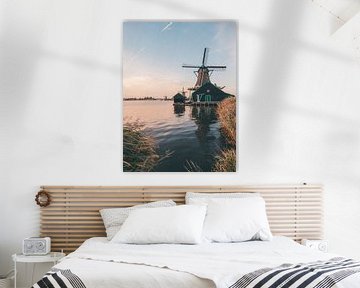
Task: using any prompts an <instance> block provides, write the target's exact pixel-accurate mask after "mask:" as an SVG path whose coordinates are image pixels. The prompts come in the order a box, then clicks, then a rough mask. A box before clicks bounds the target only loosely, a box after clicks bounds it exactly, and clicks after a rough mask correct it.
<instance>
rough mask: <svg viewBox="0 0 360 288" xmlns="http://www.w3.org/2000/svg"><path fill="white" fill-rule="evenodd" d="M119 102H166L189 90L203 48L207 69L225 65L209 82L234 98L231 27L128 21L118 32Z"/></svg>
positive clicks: (226, 24) (234, 29)
mask: <svg viewBox="0 0 360 288" xmlns="http://www.w3.org/2000/svg"><path fill="white" fill-rule="evenodd" d="M123 35H124V36H123V37H124V38H123V43H124V44H123V45H124V46H123V89H124V97H127V98H129V97H146V96H152V97H164V96H168V97H171V96H173V95H175V94H176V93H177V92H178V91H181V90H182V87H185V89H186V88H188V87H193V86H194V84H195V80H196V78H195V75H194V73H193V69H185V68H182V67H181V66H182V65H183V64H192V65H200V64H201V61H202V55H203V52H204V48H205V47H208V48H210V50H209V56H208V61H207V64H208V65H226V66H227V68H226V70H225V71H214V73H213V74H212V76H211V78H210V79H211V81H212V82H213V83H216V84H217V85H218V86H226V87H225V89H224V91H225V92H228V93H231V94H233V95H236V63H237V61H236V51H237V25H236V22H233V21H218V22H165V21H164V22H146V21H128V22H125V23H124V30H123Z"/></svg>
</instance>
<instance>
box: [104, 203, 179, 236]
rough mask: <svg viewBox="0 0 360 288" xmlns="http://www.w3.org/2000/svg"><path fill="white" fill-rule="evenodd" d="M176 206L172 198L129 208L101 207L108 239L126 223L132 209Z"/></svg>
mask: <svg viewBox="0 0 360 288" xmlns="http://www.w3.org/2000/svg"><path fill="white" fill-rule="evenodd" d="M170 206H176V203H175V202H174V201H172V200H164V201H156V202H150V203H146V204H140V205H135V206H132V207H128V208H109V209H101V210H100V214H101V217H102V219H103V222H104V226H105V229H106V235H107V239H108V240H111V239H112V238H113V237H114V236H115V234H116V233H117V232H118V231H119V230H120V228H121V225H122V224H123V223H124V221H125V220H126V218H127V217H128V216H129V213H130V212H131V211H132V210H135V209H139V208H153V207H170Z"/></svg>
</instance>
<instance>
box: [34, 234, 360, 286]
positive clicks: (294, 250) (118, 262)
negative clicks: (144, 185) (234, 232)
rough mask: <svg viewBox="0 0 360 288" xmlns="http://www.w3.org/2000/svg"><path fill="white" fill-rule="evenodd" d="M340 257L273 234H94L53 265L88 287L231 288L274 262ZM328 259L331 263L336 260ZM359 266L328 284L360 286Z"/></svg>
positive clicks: (274, 265)
mask: <svg viewBox="0 0 360 288" xmlns="http://www.w3.org/2000/svg"><path fill="white" fill-rule="evenodd" d="M336 257H337V255H333V254H329V253H323V252H320V251H315V250H312V249H310V248H307V247H305V246H302V245H300V244H298V243H296V242H294V241H292V240H291V239H289V238H286V237H274V239H273V240H272V241H248V242H242V243H204V244H200V245H174V244H158V245H130V244H112V243H110V242H108V241H107V240H106V238H91V239H89V240H87V241H85V242H84V244H83V245H81V246H80V247H79V248H78V249H77V250H76V251H75V252H73V253H71V254H70V255H68V256H67V257H65V258H64V259H63V260H62V261H61V262H60V263H59V264H57V265H56V266H55V267H54V268H55V269H58V270H59V271H71V272H72V273H74V275H76V277H79V279H81V281H82V283H83V284H84V286H79V287H87V288H92V287H121V288H128V287H141V288H148V287H149V288H150V287H152V288H163V287H173V288H178V287H193V288H202V287H208V288H212V287H218V288H229V287H254V286H236V285H235V283H237V281H238V280H240V279H242V278H244V277H245V279H248V275H253V273H254V271H263V270H264V268H266V269H267V270H266V269H265V270H264V271H270V272H271V271H272V270H271V269H272V268H273V267H278V266H279V265H280V267H285V268H284V269H282V270H284V271H285V270H287V271H288V270H289V269H290V268H291V267H290V266H291V264H294V265H295V264H298V263H314V262H316V263H317V264H316V265H317V266H319V265H320V264H318V262H317V261H330V260H329V259H337V258H336ZM341 261H343V260H341ZM345 261H350V260H345ZM323 263H325V262H321V265H322V264H323ZM327 263H328V264H327V265H332V266H333V262H327ZM329 263H330V264H329ZM348 263H350V262H348ZM351 263H353V262H351ZM281 265H285V266H281ZM286 265H287V266H286ZM312 265H314V264H312ZM359 266H360V264H359V263H354V264H353V265H352V266H351V267H354V268H351V269H353V270H351V271H352V273H350V274H349V275H347V276H346V277H343V278H342V279H341V281H338V282H336V283H335V282H334V285H332V286H329V285H328V286H324V287H349V288H356V287H360V273H359V271H357V270H355V269H359ZM289 267H290V268H289ZM294 267H295V268H296V269H297V270H299V269H302V270H305V271H307V270H309V269H308V268H307V267H305V268H298V266H294ZM310 270H311V269H310ZM348 271H350V270H349V269H348ZM297 273H298V272H297ZM298 274H299V273H298ZM279 275H280V276H281V274H279ZM280 276H279V277H280ZM275 280H276V279H274V281H275ZM299 281H300V280H299ZM234 285H235V286H234ZM34 287H36V286H34ZM69 287H73V286H69ZM256 287H271V286H256ZM275 287H278V286H275ZM284 287H287V286H284ZM291 287H293V286H291ZM294 287H300V286H296V285H295V286H294ZM301 287H309V288H310V287H311V288H312V287H315V286H305V285H304V286H301ZM321 287H322V286H321Z"/></svg>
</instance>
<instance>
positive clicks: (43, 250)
mask: <svg viewBox="0 0 360 288" xmlns="http://www.w3.org/2000/svg"><path fill="white" fill-rule="evenodd" d="M50 247H51V239H50V237H44V238H40V237H30V238H25V239H24V240H23V246H22V248H23V249H22V250H23V251H22V252H23V254H24V255H46V254H48V253H49V252H50Z"/></svg>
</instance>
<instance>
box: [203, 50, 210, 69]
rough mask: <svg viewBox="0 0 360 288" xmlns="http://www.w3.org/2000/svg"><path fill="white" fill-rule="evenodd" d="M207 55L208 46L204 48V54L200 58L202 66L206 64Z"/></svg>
mask: <svg viewBox="0 0 360 288" xmlns="http://www.w3.org/2000/svg"><path fill="white" fill-rule="evenodd" d="M208 55H209V48H204V55H203V59H202V66H205V65H206V62H207V58H208Z"/></svg>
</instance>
